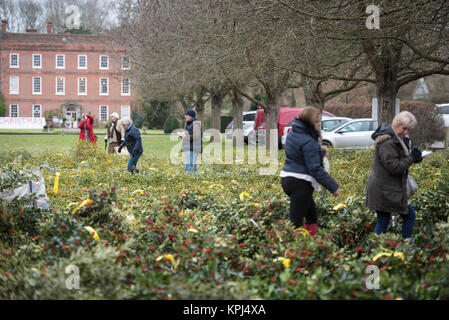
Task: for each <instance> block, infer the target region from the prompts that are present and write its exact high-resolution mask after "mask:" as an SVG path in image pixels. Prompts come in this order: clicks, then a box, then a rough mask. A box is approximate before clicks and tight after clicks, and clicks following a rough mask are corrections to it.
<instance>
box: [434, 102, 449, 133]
mask: <svg viewBox="0 0 449 320" xmlns="http://www.w3.org/2000/svg"><path fill="white" fill-rule="evenodd" d="M436 107H437V111H438V113H439V114H441V117H442V118H443V121H444V126H445V127H449V103H442V104H437V105H436Z"/></svg>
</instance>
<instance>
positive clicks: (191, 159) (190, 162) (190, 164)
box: [184, 151, 200, 175]
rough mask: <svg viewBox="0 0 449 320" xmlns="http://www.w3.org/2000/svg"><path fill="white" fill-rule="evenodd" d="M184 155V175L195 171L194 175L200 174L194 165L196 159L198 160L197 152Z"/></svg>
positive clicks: (186, 152) (187, 152)
mask: <svg viewBox="0 0 449 320" xmlns="http://www.w3.org/2000/svg"><path fill="white" fill-rule="evenodd" d="M184 153H185V159H186V167H185V168H186V173H187V174H189V173H191V172H192V171H193V170H194V169H195V173H196V174H198V175H199V174H200V172H199V171H198V167H197V165H196V163H197V158H198V152H195V151H184Z"/></svg>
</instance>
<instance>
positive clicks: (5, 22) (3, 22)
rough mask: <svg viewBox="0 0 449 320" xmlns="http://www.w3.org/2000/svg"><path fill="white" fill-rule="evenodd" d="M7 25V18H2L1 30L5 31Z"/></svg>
mask: <svg viewBox="0 0 449 320" xmlns="http://www.w3.org/2000/svg"><path fill="white" fill-rule="evenodd" d="M7 25H8V20H2V31H3V32H6V27H7Z"/></svg>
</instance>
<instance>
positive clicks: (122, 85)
mask: <svg viewBox="0 0 449 320" xmlns="http://www.w3.org/2000/svg"><path fill="white" fill-rule="evenodd" d="M125 80H128V92H123V88H124V84H123V82H124V81H125ZM121 87H122V90H121V92H122V96H130V95H131V82H130V80H129V78H122V81H121Z"/></svg>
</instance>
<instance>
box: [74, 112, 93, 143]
mask: <svg viewBox="0 0 449 320" xmlns="http://www.w3.org/2000/svg"><path fill="white" fill-rule="evenodd" d="M81 118H82V121H81V122H80V124H79V126H78V128H80V130H81V131H80V137H79V140H85V141H87V142H91V143H93V144H95V143H96V141H97V139H96V138H95V135H94V117H93V116H92V115H90V114H87V113H83V114H82V116H81Z"/></svg>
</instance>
